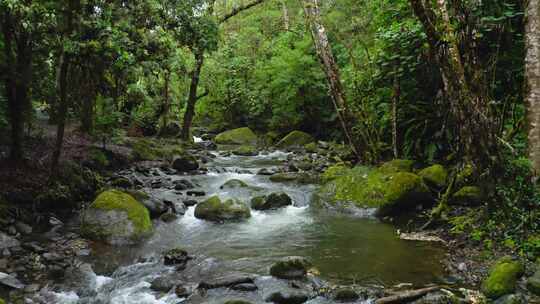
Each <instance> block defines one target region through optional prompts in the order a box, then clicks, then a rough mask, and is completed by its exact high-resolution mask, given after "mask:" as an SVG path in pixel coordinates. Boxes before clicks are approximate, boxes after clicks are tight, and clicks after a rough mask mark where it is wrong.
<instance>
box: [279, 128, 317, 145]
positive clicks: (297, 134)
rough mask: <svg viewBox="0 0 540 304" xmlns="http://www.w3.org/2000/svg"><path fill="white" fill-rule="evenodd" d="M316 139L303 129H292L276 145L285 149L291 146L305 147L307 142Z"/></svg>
mask: <svg viewBox="0 0 540 304" xmlns="http://www.w3.org/2000/svg"><path fill="white" fill-rule="evenodd" d="M314 141H315V139H314V138H313V136H311V135H309V134H307V133H306V132H302V131H292V132H291V133H289V134H287V136H285V137H283V138H282V139H281V140H280V141H279V142H278V143H277V144H276V147H278V148H281V149H284V148H290V147H303V146H304V145H306V144H309V143H311V142H314Z"/></svg>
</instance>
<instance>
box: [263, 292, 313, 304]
mask: <svg viewBox="0 0 540 304" xmlns="http://www.w3.org/2000/svg"><path fill="white" fill-rule="evenodd" d="M308 299H309V295H308V294H307V293H304V292H301V291H278V292H274V293H272V294H270V296H268V297H267V298H266V299H265V301H266V302H272V303H276V304H302V303H304V302H306V301H307V300H308Z"/></svg>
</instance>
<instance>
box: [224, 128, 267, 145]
mask: <svg viewBox="0 0 540 304" xmlns="http://www.w3.org/2000/svg"><path fill="white" fill-rule="evenodd" d="M214 140H215V142H216V143H218V144H222V145H249V144H255V143H256V142H257V135H255V133H253V131H251V129H250V128H247V127H244V128H238V129H233V130H229V131H225V132H222V133H219V134H218V135H216V137H215V139H214Z"/></svg>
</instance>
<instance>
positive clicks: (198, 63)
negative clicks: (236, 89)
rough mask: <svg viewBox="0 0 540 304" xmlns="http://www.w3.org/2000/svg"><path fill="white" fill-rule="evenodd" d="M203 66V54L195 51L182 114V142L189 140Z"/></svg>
mask: <svg viewBox="0 0 540 304" xmlns="http://www.w3.org/2000/svg"><path fill="white" fill-rule="evenodd" d="M203 64H204V52H203V51H200V50H197V51H196V52H195V68H194V69H193V72H192V73H191V85H190V86H189V97H188V100H187V104H186V112H185V113H184V123H183V125H182V133H181V134H180V138H181V139H182V140H185V141H187V140H189V134H190V129H191V123H192V122H193V117H194V116H195V104H196V103H197V89H198V87H199V80H200V75H201V70H202V66H203Z"/></svg>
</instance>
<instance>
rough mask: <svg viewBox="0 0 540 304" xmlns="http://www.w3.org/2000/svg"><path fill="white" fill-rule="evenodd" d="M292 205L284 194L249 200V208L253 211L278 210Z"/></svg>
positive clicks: (273, 194) (289, 198)
mask: <svg viewBox="0 0 540 304" xmlns="http://www.w3.org/2000/svg"><path fill="white" fill-rule="evenodd" d="M289 205H292V199H291V197H290V196H289V195H287V193H285V192H276V193H272V194H269V195H266V196H258V197H254V198H253V199H251V208H253V209H255V210H270V209H279V208H282V207H286V206H289Z"/></svg>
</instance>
